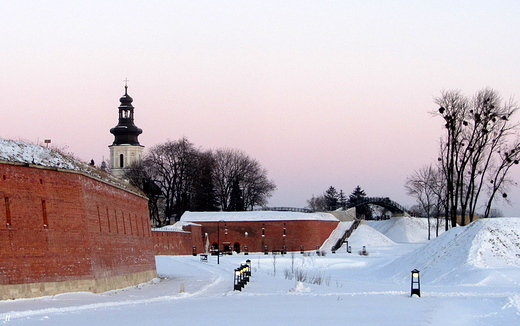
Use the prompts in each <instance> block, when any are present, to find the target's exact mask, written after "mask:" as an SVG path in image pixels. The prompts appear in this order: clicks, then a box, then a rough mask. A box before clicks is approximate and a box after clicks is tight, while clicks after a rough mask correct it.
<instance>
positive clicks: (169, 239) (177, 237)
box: [152, 225, 204, 255]
mask: <svg viewBox="0 0 520 326" xmlns="http://www.w3.org/2000/svg"><path fill="white" fill-rule="evenodd" d="M152 238H153V243H154V251H155V254H156V255H191V254H193V252H195V253H202V252H203V251H204V248H203V244H202V235H201V227H200V225H187V226H185V227H184V232H174V231H152ZM194 246H195V248H193V247H194Z"/></svg>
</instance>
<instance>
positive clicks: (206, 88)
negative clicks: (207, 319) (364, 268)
mask: <svg viewBox="0 0 520 326" xmlns="http://www.w3.org/2000/svg"><path fill="white" fill-rule="evenodd" d="M519 17H520V2H518V1H507V0H503V1H491V0H490V1H479V0H471V1H370V0H360V1H348V0H344V1H304V0H303V1H265V0H262V1H214V0H213V1H196V0H195V1H194V0H190V1H128V0H127V1H110V0H104V1H73V0H68V1H23V0H21V1H2V2H0V31H1V32H0V110H1V112H2V124H1V128H0V137H2V138H10V139H22V140H27V141H31V142H43V140H44V139H51V140H52V144H53V145H54V146H58V147H62V148H67V149H68V151H70V152H72V153H74V154H75V155H76V156H77V157H79V158H81V159H83V160H90V159H94V160H95V161H96V162H97V163H99V162H101V161H102V160H103V158H104V159H107V158H108V157H109V150H108V145H110V144H111V143H112V141H113V136H112V135H111V134H110V132H109V129H110V128H111V127H114V126H115V125H116V124H117V107H118V106H119V98H120V97H121V96H122V95H123V94H124V81H123V80H124V79H125V78H128V80H129V82H128V86H129V88H128V93H129V95H130V96H132V97H133V99H134V103H133V104H134V107H135V123H136V125H137V126H138V127H140V128H142V129H143V134H142V135H141V136H140V138H139V140H140V143H141V144H142V145H144V146H146V148H145V152H146V149H147V148H150V147H152V146H154V145H156V144H159V143H162V142H165V141H166V140H168V139H170V140H177V139H179V138H181V137H183V136H185V137H187V138H188V139H189V140H190V141H191V142H193V143H194V144H195V145H196V146H197V147H200V148H203V149H212V148H213V149H216V148H223V147H228V148H238V149H241V150H243V151H245V152H246V153H248V154H249V155H250V156H251V157H253V158H255V159H257V160H258V161H259V162H260V163H261V165H262V166H263V167H264V168H266V169H267V170H268V176H269V178H270V179H273V180H274V181H275V183H276V185H277V186H278V189H277V190H276V192H275V193H274V195H273V197H272V198H271V200H270V202H269V204H270V205H271V206H294V207H304V206H306V200H307V199H309V198H311V197H312V196H313V195H320V194H322V193H323V192H324V191H325V190H326V189H327V188H328V187H329V186H331V185H332V186H335V187H336V189H338V190H339V189H343V190H344V192H345V193H347V194H349V193H350V192H351V191H352V190H353V189H354V187H356V185H360V186H361V187H362V188H363V189H364V190H365V191H366V193H367V195H369V196H387V197H390V198H391V199H393V200H395V201H397V202H399V203H400V204H402V205H404V206H410V205H412V204H414V199H412V198H411V197H408V196H406V194H405V189H404V183H405V180H406V177H407V176H409V175H411V174H412V173H413V171H414V170H416V169H418V168H420V167H421V166H423V165H426V164H429V163H433V162H434V161H435V160H436V158H437V153H438V142H439V138H440V136H441V134H442V133H443V130H442V125H443V124H442V121H441V120H440V118H439V117H432V115H431V114H430V113H429V112H431V111H433V110H436V109H437V107H436V106H435V104H434V102H433V98H434V97H435V96H438V95H439V94H440V91H441V90H443V89H446V90H450V89H460V90H462V91H463V92H464V93H465V94H467V95H472V94H474V93H475V92H477V91H478V90H480V89H482V88H485V87H491V88H493V89H495V90H497V91H498V92H499V93H500V94H501V95H502V96H503V98H504V99H509V98H511V97H515V98H518V97H519V96H520V62H519V58H520V55H519V54H520V19H519ZM516 118H517V119H518V120H520V113H519V114H518V115H517V116H516ZM513 176H514V178H515V180H516V181H518V182H520V168H517V169H516V171H515V172H514V175H513ZM509 197H510V198H511V199H512V200H513V203H514V205H513V206H501V207H500V208H501V209H502V211H503V212H504V213H505V214H507V215H515V216H520V187H517V188H515V190H514V191H512V192H510V196H509Z"/></svg>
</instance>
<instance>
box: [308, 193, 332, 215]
mask: <svg viewBox="0 0 520 326" xmlns="http://www.w3.org/2000/svg"><path fill="white" fill-rule="evenodd" d="M307 208H309V209H311V210H313V211H316V212H325V211H326V210H327V201H326V200H325V196H323V195H321V196H318V197H315V196H314V195H312V198H311V199H308V200H307Z"/></svg>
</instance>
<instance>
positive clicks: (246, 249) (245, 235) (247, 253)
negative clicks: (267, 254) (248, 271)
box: [244, 231, 249, 256]
mask: <svg viewBox="0 0 520 326" xmlns="http://www.w3.org/2000/svg"><path fill="white" fill-rule="evenodd" d="M248 235H249V233H247V231H246V232H244V241H246V243H247V236H248ZM244 255H246V256H247V255H249V248H248V247H247V245H244Z"/></svg>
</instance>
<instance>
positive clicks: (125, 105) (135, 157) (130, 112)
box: [108, 85, 144, 176]
mask: <svg viewBox="0 0 520 326" xmlns="http://www.w3.org/2000/svg"><path fill="white" fill-rule="evenodd" d="M133 101H134V100H133V99H132V98H131V97H130V95H128V86H127V85H125V95H123V96H122V97H121V98H120V99H119V102H121V104H120V105H119V122H118V124H117V126H115V127H114V128H112V129H110V133H111V134H112V135H114V142H113V143H112V145H110V146H108V147H109V148H110V169H111V171H112V173H113V174H115V175H119V176H123V175H124V171H125V169H127V168H128V167H129V166H130V165H131V164H132V163H134V162H136V161H139V160H141V157H142V154H143V148H144V146H142V145H141V144H139V140H138V137H139V135H140V134H142V133H143V130H142V129H141V128H138V127H137V126H136V125H135V124H134V107H133V106H132V102H133Z"/></svg>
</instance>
